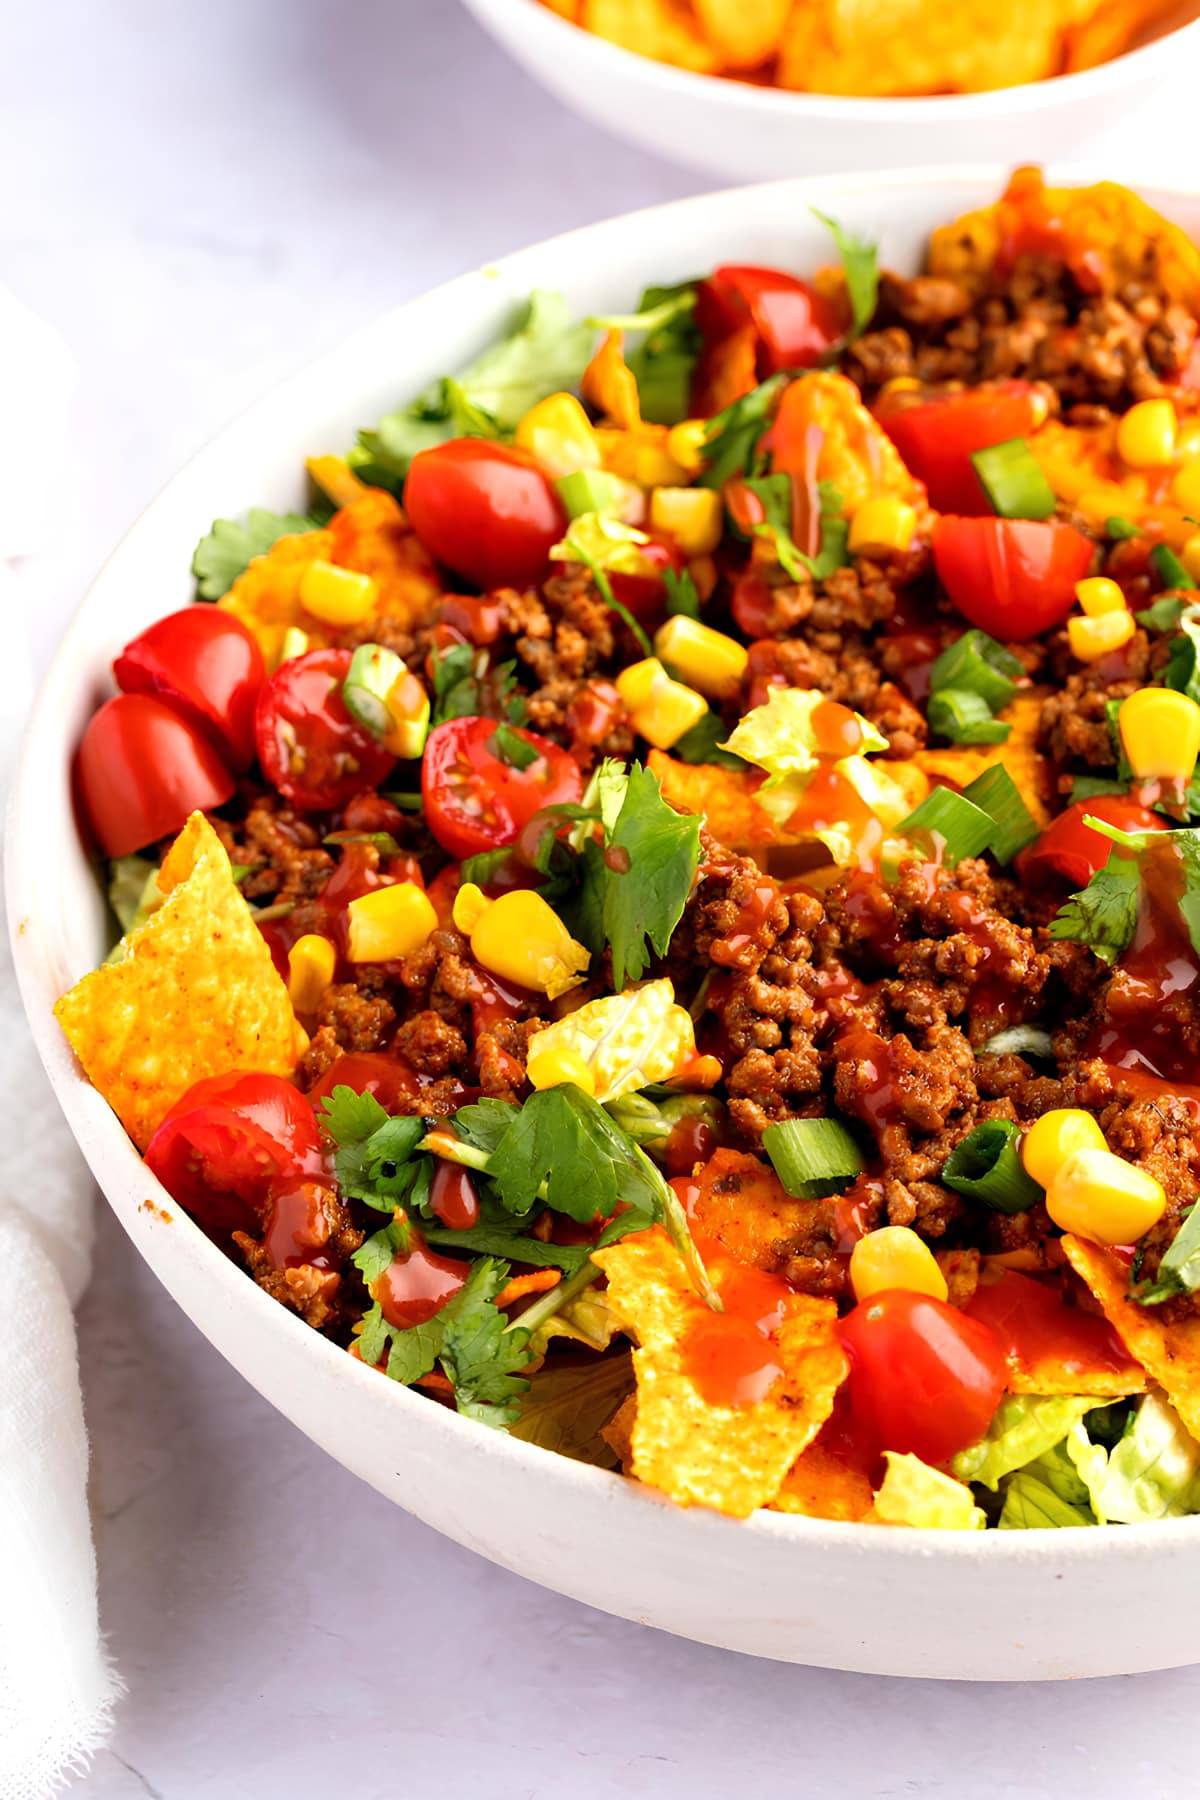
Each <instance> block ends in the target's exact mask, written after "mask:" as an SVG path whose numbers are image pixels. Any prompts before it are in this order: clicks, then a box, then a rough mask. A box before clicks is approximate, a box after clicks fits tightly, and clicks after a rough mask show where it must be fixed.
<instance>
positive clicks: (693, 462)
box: [667, 419, 711, 475]
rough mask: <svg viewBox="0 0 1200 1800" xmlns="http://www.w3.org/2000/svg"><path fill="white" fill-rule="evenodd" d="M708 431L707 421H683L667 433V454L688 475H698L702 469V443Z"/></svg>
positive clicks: (703, 458)
mask: <svg viewBox="0 0 1200 1800" xmlns="http://www.w3.org/2000/svg"><path fill="white" fill-rule="evenodd" d="M710 429H711V426H710V422H709V420H708V419H683V420H681V421H680V423H679V424H678V425H672V427H671V429H670V431H668V433H667V454H668V455H669V456H673V457H674V458H675V461H676V462H677V463H678V464H679V466H680V468H681V469H686V470H687V472H688V474H689V475H698V474H699V473H700V471H701V469H702V468H703V467H704V463H705V456H704V441H705V439H706V438H707V436H708V434H709V431H710Z"/></svg>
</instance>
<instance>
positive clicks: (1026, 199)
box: [929, 9, 1200, 316]
mask: <svg viewBox="0 0 1200 1800" xmlns="http://www.w3.org/2000/svg"><path fill="white" fill-rule="evenodd" d="M1086 10H1088V9H1085V11H1086ZM1031 221H1032V222H1033V223H1034V225H1035V227H1038V226H1040V227H1041V229H1040V230H1039V231H1038V232H1037V242H1038V249H1039V254H1050V255H1054V254H1058V255H1060V256H1061V259H1062V261H1063V263H1064V264H1065V265H1066V267H1067V268H1068V269H1069V270H1071V272H1072V273H1073V274H1075V275H1076V276H1077V278H1078V279H1079V282H1080V285H1081V286H1082V287H1083V288H1084V289H1085V290H1086V291H1087V292H1091V293H1094V292H1096V291H1099V292H1101V293H1105V294H1111V293H1115V292H1117V291H1118V290H1119V289H1121V288H1123V287H1125V286H1126V285H1128V284H1129V283H1131V282H1138V283H1141V284H1142V285H1144V286H1145V287H1146V288H1149V289H1153V288H1156V287H1157V288H1161V289H1162V290H1163V291H1164V292H1165V293H1166V294H1168V295H1169V296H1170V298H1171V299H1173V300H1177V301H1179V302H1180V303H1181V304H1182V305H1184V306H1186V307H1187V308H1188V309H1189V310H1190V311H1191V312H1192V313H1194V314H1197V315H1198V316H1200V250H1198V249H1197V248H1196V246H1195V245H1194V244H1193V243H1192V241H1191V239H1190V238H1189V237H1188V236H1187V233H1186V232H1184V231H1181V230H1180V228H1179V226H1178V225H1172V224H1171V223H1170V221H1169V220H1167V219H1164V218H1163V216H1162V214H1161V213H1158V212H1155V210H1154V208H1153V207H1152V206H1147V205H1146V202H1145V201H1144V200H1141V199H1139V198H1138V196H1137V195H1136V194H1134V193H1132V192H1131V191H1130V189H1129V188H1125V187H1120V186H1119V185H1118V184H1117V183H1116V182H1115V181H1100V182H1097V183H1096V184H1095V185H1094V186H1092V187H1076V188H1051V187H1047V186H1046V185H1045V182H1044V180H1043V178H1042V174H1041V171H1040V170H1038V169H1018V170H1017V171H1016V173H1015V174H1014V175H1013V177H1012V179H1011V181H1010V182H1009V184H1008V187H1007V189H1006V190H1005V192H1004V194H1003V195H1002V196H1001V198H1000V199H999V200H998V201H996V202H995V204H994V205H992V206H985V207H982V208H981V209H980V210H979V211H977V212H972V213H966V214H964V216H963V217H962V218H960V219H956V220H954V222H953V223H952V224H950V225H943V226H941V227H939V229H938V230H937V231H935V232H934V234H933V236H932V238H931V239H930V244H929V271H930V273H931V274H933V275H942V276H946V277H949V278H950V279H952V280H955V281H959V282H962V283H964V284H965V285H966V286H967V287H968V288H969V289H970V290H971V291H972V292H973V293H977V294H978V293H982V292H985V291H986V290H987V289H988V288H989V287H991V286H992V284H993V277H994V274H995V271H996V264H997V261H998V260H999V257H1000V252H1001V248H1002V246H1003V245H1004V244H1005V243H1008V242H1011V241H1013V240H1014V238H1015V239H1016V241H1017V242H1019V241H1020V233H1021V231H1022V230H1023V229H1028V227H1029V225H1030V222H1031Z"/></svg>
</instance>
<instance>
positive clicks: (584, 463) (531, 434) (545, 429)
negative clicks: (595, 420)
mask: <svg viewBox="0 0 1200 1800" xmlns="http://www.w3.org/2000/svg"><path fill="white" fill-rule="evenodd" d="M513 441H514V443H515V444H516V445H517V446H518V448H519V449H521V450H527V451H528V452H529V454H530V456H532V457H535V458H536V459H537V461H538V462H539V463H541V465H542V467H543V468H544V469H545V470H546V471H547V473H548V474H550V475H555V476H558V475H573V474H575V472H576V471H577V470H579V469H598V468H599V467H600V461H601V457H600V444H599V440H598V439H597V437H596V432H595V428H594V426H593V425H592V422H591V420H590V419H589V418H588V416H587V414H586V412H584V410H583V407H582V406H581V405H580V403H579V401H578V400H577V399H576V398H575V396H574V394H551V395H549V397H548V398H547V399H545V400H539V401H538V403H537V405H536V406H531V407H530V409H529V411H528V412H527V413H526V414H525V415H524V417H523V418H522V419H521V420H520V421H519V423H518V425H517V429H516V431H515V432H514V434H513Z"/></svg>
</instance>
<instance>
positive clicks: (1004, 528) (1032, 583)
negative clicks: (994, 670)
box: [933, 514, 1092, 641]
mask: <svg viewBox="0 0 1200 1800" xmlns="http://www.w3.org/2000/svg"><path fill="white" fill-rule="evenodd" d="M933 560H934V564H935V565H936V568H937V572H938V579H939V580H940V581H941V584H942V586H943V587H944V588H945V590H946V592H947V593H948V594H949V596H950V598H951V600H953V602H954V604H955V606H957V608H958V610H959V612H960V613H961V614H962V615H963V617H964V618H965V619H969V620H970V622H971V624H972V625H978V626H979V627H980V629H981V630H983V631H989V632H991V634H992V636H993V637H998V638H1001V639H1003V640H1005V641H1008V640H1011V639H1013V638H1027V637H1036V636H1037V635H1038V633H1039V632H1042V631H1049V630H1051V629H1052V627H1054V626H1055V625H1061V624H1062V622H1063V620H1064V619H1065V618H1066V616H1067V614H1068V613H1069V612H1070V610H1071V608H1072V607H1073V606H1074V604H1075V583H1076V582H1077V581H1082V580H1083V578H1084V576H1085V575H1086V574H1087V573H1088V571H1089V570H1090V568H1091V566H1092V545H1091V543H1090V542H1089V540H1088V539H1087V538H1085V537H1084V535H1083V533H1082V532H1081V531H1076V529H1075V527H1074V526H1073V525H1068V524H1067V523H1066V522H1065V521H1064V520H1062V519H959V518H954V517H952V516H950V515H949V514H947V515H945V516H944V517H942V518H940V519H939V520H938V522H937V524H936V525H935V526H934V528H933Z"/></svg>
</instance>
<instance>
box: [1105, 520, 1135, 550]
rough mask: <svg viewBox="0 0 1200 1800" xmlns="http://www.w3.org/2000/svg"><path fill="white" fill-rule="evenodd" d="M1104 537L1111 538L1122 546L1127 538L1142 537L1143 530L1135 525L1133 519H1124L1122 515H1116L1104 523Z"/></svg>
mask: <svg viewBox="0 0 1200 1800" xmlns="http://www.w3.org/2000/svg"><path fill="white" fill-rule="evenodd" d="M1104 535H1105V537H1108V538H1111V539H1112V540H1113V543H1114V544H1120V543H1123V542H1124V540H1125V539H1126V538H1135V537H1141V535H1142V528H1141V526H1140V525H1135V524H1134V522H1133V520H1132V519H1123V518H1122V517H1121V515H1120V513H1114V514H1113V515H1112V517H1111V518H1108V519H1105V521H1104Z"/></svg>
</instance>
